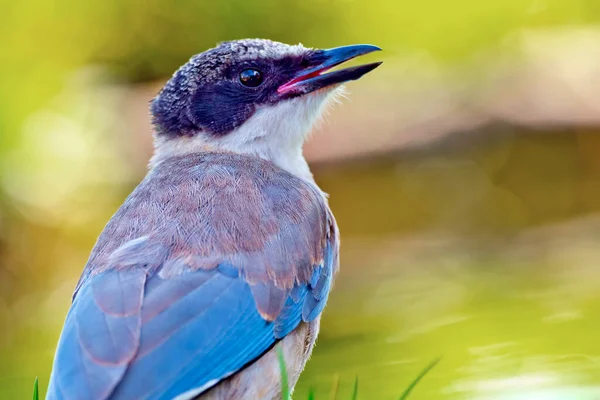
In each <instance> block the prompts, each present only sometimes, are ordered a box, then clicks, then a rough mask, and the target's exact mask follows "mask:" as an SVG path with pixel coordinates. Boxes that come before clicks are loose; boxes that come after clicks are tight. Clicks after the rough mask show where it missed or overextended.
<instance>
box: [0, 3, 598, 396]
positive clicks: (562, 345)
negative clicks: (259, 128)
mask: <svg viewBox="0 0 600 400" xmlns="http://www.w3.org/2000/svg"><path fill="white" fill-rule="evenodd" d="M1 6H2V7H1V9H2V13H1V14H0V37H1V38H2V40H1V41H0V399H22V398H29V396H30V394H31V389H32V384H33V380H34V378H35V376H39V377H40V386H41V391H42V392H43V393H44V392H45V388H46V386H47V382H48V375H49V372H50V367H51V362H52V357H53V352H54V346H55V344H56V341H57V339H58V335H59V332H60V328H61V325H62V322H63V319H64V316H65V314H66V311H67V309H68V307H69V301H70V295H71V292H72V290H73V288H74V286H75V283H76V281H77V278H78V276H79V273H80V271H81V269H82V268H83V265H84V264H85V262H86V259H87V256H88V254H89V252H90V250H91V247H92V246H93V244H94V241H95V238H96V237H97V235H98V234H99V232H100V231H101V230H102V228H103V226H104V224H105V223H106V221H107V220H108V219H109V218H110V216H111V215H112V213H113V212H114V211H115V210H116V208H117V207H118V206H119V205H120V204H121V202H122V201H123V200H124V198H125V196H126V195H127V194H128V193H129V192H130V191H131V190H132V188H133V187H135V185H136V184H137V182H139V180H140V179H141V178H142V177H143V175H144V173H145V168H146V162H147V160H148V158H149V156H150V154H151V149H152V147H151V131H150V126H149V123H148V116H147V111H146V110H147V108H146V107H147V103H148V101H149V100H150V99H151V98H152V96H153V95H154V94H155V93H156V91H157V90H158V89H159V87H160V85H161V84H162V83H164V81H165V80H166V79H167V78H168V77H169V76H170V75H171V74H172V73H173V71H174V70H175V69H176V68H177V67H178V66H179V65H181V64H182V63H184V62H185V61H186V60H187V59H188V58H189V56H191V55H192V54H195V53H198V52H201V51H203V50H205V49H206V48H209V47H212V46H214V45H215V44H216V43H217V42H219V41H223V40H229V39H235V38H242V37H266V38H270V39H274V40H280V41H284V42H288V43H297V42H302V43H303V44H305V45H308V46H313V47H334V46H338V45H344V44H352V43H373V44H377V45H379V46H381V47H382V48H384V49H385V52H384V53H379V54H376V55H373V59H379V58H381V59H383V60H384V61H385V63H384V65H383V66H382V67H381V68H380V69H378V70H377V71H375V72H374V73H372V74H370V75H369V76H368V77H366V78H364V79H363V80H361V81H360V82H356V83H353V84H351V85H349V86H350V87H349V89H350V91H351V94H350V96H349V97H350V99H349V100H348V101H346V102H345V103H346V104H344V105H343V106H341V107H336V108H335V109H334V110H332V111H331V113H330V117H329V119H328V122H326V123H325V124H323V125H322V126H320V127H319V128H318V129H317V130H318V132H316V134H315V135H314V136H313V137H312V139H311V141H310V143H309V144H308V145H307V148H306V153H307V157H308V158H309V160H310V161H311V163H312V165H313V170H314V172H315V176H316V179H317V181H318V183H319V184H320V185H321V187H322V188H323V189H324V190H325V191H327V192H329V193H330V195H331V206H332V208H333V211H334V212H335V213H336V216H337V218H338V222H339V225H340V229H341V233H342V238H343V244H342V270H341V273H340V275H339V278H338V280H337V282H336V285H335V290H334V292H333V295H332V297H331V300H330V304H329V306H328V308H327V309H326V311H325V313H324V317H323V321H322V334H321V337H320V339H319V342H318V345H317V348H316V351H315V353H314V355H313V358H312V360H311V361H310V363H309V365H308V367H307V369H306V371H305V373H304V374H303V376H302V378H301V380H300V382H299V384H298V387H297V391H296V395H297V398H306V394H307V392H308V390H309V389H310V388H314V389H315V390H316V394H317V398H318V399H328V398H329V392H330V388H331V385H332V383H333V382H335V381H338V382H339V385H340V389H339V392H340V393H339V395H340V398H342V397H343V396H345V395H347V394H349V393H350V390H351V386H352V382H353V380H354V377H355V376H358V377H359V381H360V383H359V386H360V393H361V398H362V399H394V398H397V397H398V395H399V394H400V393H401V392H402V390H403V389H404V388H405V387H406V386H407V384H408V383H409V382H410V381H411V380H412V378H413V377H414V376H415V375H416V374H417V373H418V371H419V370H420V369H421V368H423V367H424V366H425V365H426V364H427V363H428V362H429V361H431V360H432V359H433V358H435V357H438V356H442V361H441V363H440V364H439V365H438V366H437V367H436V368H435V369H434V370H433V371H432V372H431V373H430V374H429V375H428V376H427V377H426V379H425V380H424V381H423V382H422V383H421V384H420V385H419V386H418V387H417V389H416V390H415V392H414V395H413V396H414V397H413V398H415V399H511V400H512V399H543V400H546V399H552V400H555V399H561V400H562V399H599V398H600V364H599V362H600V341H599V340H598V334H597V328H598V326H600V324H599V322H598V321H599V320H600V266H599V265H598V262H599V261H600V247H599V246H598V243H599V241H598V239H600V157H599V156H600V135H599V134H600V25H598V23H600V2H599V1H598V0H489V1H476V0H455V1H452V2H450V1H446V0H424V1H417V2H398V1H395V0H371V1H368V2H360V1H352V0H330V1H324V0H304V1H277V0H263V1H258V0H256V1H251V0H244V1H237V0H236V1H220V2H218V1H215V2H206V1H188V0H179V1H173V2H168V1H158V0H150V1H141V0H119V1H117V0H105V1H88V2H75V1H72V0H69V1H68V0H45V1H42V0H24V1H21V2H16V1H12V2H8V1H2V4H1Z"/></svg>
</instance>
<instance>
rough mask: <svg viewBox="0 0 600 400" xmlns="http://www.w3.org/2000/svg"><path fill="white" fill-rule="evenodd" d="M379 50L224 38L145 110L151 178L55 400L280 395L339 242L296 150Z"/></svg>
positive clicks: (93, 295) (103, 272) (82, 298)
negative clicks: (359, 61) (364, 60)
mask: <svg viewBox="0 0 600 400" xmlns="http://www.w3.org/2000/svg"><path fill="white" fill-rule="evenodd" d="M377 50H380V48H379V47H377V46H374V45H366V44H361V45H349V46H343V47H336V48H331V49H315V48H310V47H305V46H303V45H302V44H298V45H287V44H283V43H280V42H275V41H271V40H267V39H242V40H232V41H227V42H222V43H219V44H218V45H217V46H216V47H214V48H212V49H209V50H207V51H205V52H203V53H200V54H197V55H195V56H193V57H192V58H190V59H189V61H188V62H187V63H185V64H184V65H183V66H182V67H180V68H179V69H178V70H177V71H176V72H175V73H174V74H173V76H172V77H171V78H170V79H169V80H168V81H167V83H166V84H165V86H164V87H163V88H162V89H161V90H160V92H159V93H158V94H157V96H156V97H155V98H154V99H153V100H152V101H151V102H150V114H151V118H152V123H153V128H154V129H153V130H154V153H153V155H152V157H151V159H150V161H149V164H148V171H147V175H146V176H145V178H144V179H143V180H142V181H141V182H140V184H139V185H138V186H137V187H136V188H135V189H134V190H133V191H132V193H131V194H130V195H129V196H128V197H127V199H126V200H125V201H124V203H123V204H122V206H121V207H120V208H119V209H118V210H117V211H116V213H115V214H114V215H113V216H112V218H111V219H110V221H109V222H108V223H107V225H106V226H105V228H104V230H103V231H102V233H101V234H100V235H99V237H98V239H97V242H96V244H95V246H94V247H93V249H92V251H91V254H90V257H89V259H88V261H87V263H86V265H85V267H84V269H83V272H82V274H81V277H80V279H79V281H78V283H77V285H76V288H75V291H74V294H73V296H72V300H71V306H70V309H69V311H68V313H67V316H66V320H65V323H64V326H63V329H62V332H61V334H60V338H59V340H58V345H57V348H56V352H55V357H54V362H53V366H52V373H51V377H50V382H49V387H48V391H47V396H46V399H47V400H62V399H65V400H66V399H70V400H71V399H72V400H87V399H90V400H97V399H117V400H120V399H128V400H129V399H152V400H155V399H177V400H184V399H213V400H225V399H236V400H237V399H242V400H244V399H253V400H254V399H276V398H281V395H282V393H283V392H284V391H283V389H282V387H281V385H282V377H281V375H282V374H281V373H280V363H279V361H278V356H279V354H281V355H283V359H284V363H285V364H284V365H285V368H286V369H287V374H288V385H289V390H290V391H291V390H293V387H294V385H295V384H296V382H297V380H298V377H299V376H300V374H301V372H302V370H303V368H304V365H305V363H306V362H307V360H308V358H309V356H310V354H311V352H312V350H313V347H314V344H315V341H316V339H317V335H318V332H319V326H320V316H321V313H322V311H323V308H324V307H325V305H326V303H327V299H328V297H329V293H330V289H331V286H332V282H333V279H334V276H335V275H336V274H337V271H338V269H339V244H340V240H339V232H338V227H337V225H336V220H335V218H334V216H333V214H332V212H331V210H330V208H329V205H328V196H327V195H326V194H325V192H323V191H322V190H321V189H320V188H319V187H318V186H317V184H316V183H315V180H314V178H313V175H312V173H311V171H310V168H309V166H308V164H307V161H306V160H305V158H304V156H303V152H302V146H303V143H304V142H305V140H306V138H307V136H308V134H309V132H310V131H311V130H312V128H313V125H314V124H315V123H316V122H317V121H318V120H319V118H320V117H321V115H322V113H323V112H324V110H325V108H326V107H327V105H328V104H330V103H331V102H332V101H333V100H334V99H335V98H336V96H338V95H339V94H340V93H341V91H342V90H343V86H344V84H345V83H346V82H348V81H352V80H357V79H359V78H361V77H362V76H363V75H365V74H367V73H368V72H370V71H372V70H373V69H375V68H376V67H378V66H379V65H380V64H381V62H376V63H370V64H364V65H358V66H352V67H348V68H343V69H337V70H333V69H334V67H337V66H338V65H340V64H342V63H344V62H346V61H349V60H351V59H353V58H355V57H358V56H362V55H364V54H367V53H371V52H374V51H377Z"/></svg>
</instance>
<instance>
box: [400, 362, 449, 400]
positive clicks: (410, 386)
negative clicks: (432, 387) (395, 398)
mask: <svg viewBox="0 0 600 400" xmlns="http://www.w3.org/2000/svg"><path fill="white" fill-rule="evenodd" d="M440 360H441V359H440V358H437V359H435V360H433V361H432V362H431V363H430V364H429V365H428V366H427V367H425V369H424V370H423V371H421V373H420V374H419V375H418V376H417V377H416V378H415V380H413V381H412V382H411V384H410V385H408V387H407V388H406V390H405V391H404V393H402V396H400V400H406V399H408V395H409V394H410V393H411V392H412V391H413V389H414V388H415V386H417V384H418V383H419V381H420V380H421V379H423V377H424V376H425V375H427V373H428V372H429V371H431V370H432V369H433V367H435V366H436V365H437V363H439V362H440Z"/></svg>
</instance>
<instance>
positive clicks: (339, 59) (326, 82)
mask: <svg viewBox="0 0 600 400" xmlns="http://www.w3.org/2000/svg"><path fill="white" fill-rule="evenodd" d="M379 50H381V49H380V48H379V47H377V46H373V45H370V44H356V45H352V46H343V47H336V48H334V49H328V50H317V51H315V52H314V53H313V54H312V55H311V57H310V60H309V61H310V65H311V67H309V68H307V69H305V70H302V71H300V73H299V74H298V75H297V76H295V77H294V78H293V79H292V80H290V81H289V82H286V83H284V84H283V85H281V86H280V87H279V88H278V89H277V92H278V93H279V94H298V95H300V94H307V93H310V92H314V91H315V90H319V89H323V88H325V87H328V86H332V85H337V84H341V83H344V82H348V81H354V80H357V79H359V78H360V77H362V76H363V75H365V74H366V73H368V72H371V71H372V70H374V69H375V68H377V67H378V66H380V65H381V62H375V63H371V64H365V65H359V66H356V67H350V68H346V69H341V70H337V71H333V72H329V73H326V72H327V71H329V70H330V69H332V68H333V67H335V66H337V65H340V64H342V63H344V62H346V61H348V60H351V59H353V58H356V57H358V56H362V55H365V54H368V53H372V52H374V51H379Z"/></svg>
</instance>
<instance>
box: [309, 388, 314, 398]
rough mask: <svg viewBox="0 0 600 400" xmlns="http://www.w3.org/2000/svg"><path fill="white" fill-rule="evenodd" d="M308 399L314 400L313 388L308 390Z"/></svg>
mask: <svg viewBox="0 0 600 400" xmlns="http://www.w3.org/2000/svg"><path fill="white" fill-rule="evenodd" d="M308 400H315V390H314V389H313V388H310V390H309V391H308Z"/></svg>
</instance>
